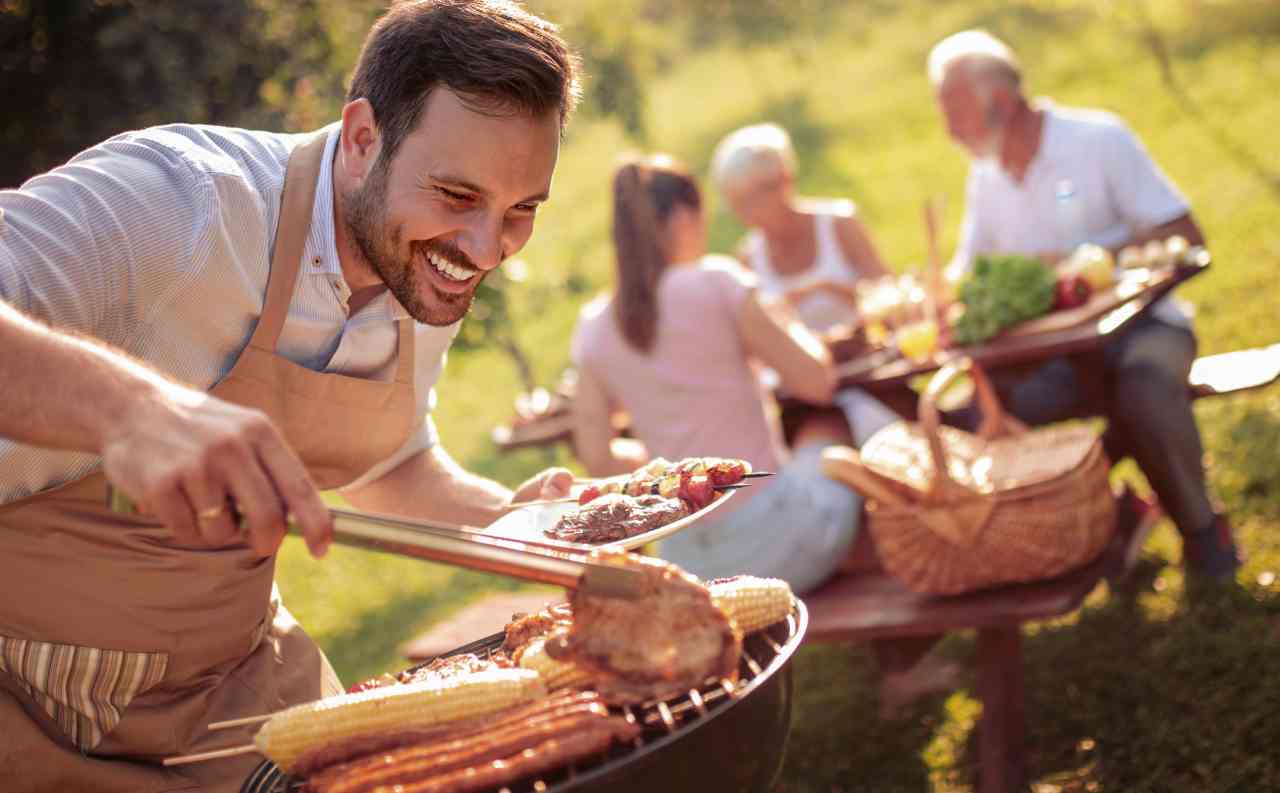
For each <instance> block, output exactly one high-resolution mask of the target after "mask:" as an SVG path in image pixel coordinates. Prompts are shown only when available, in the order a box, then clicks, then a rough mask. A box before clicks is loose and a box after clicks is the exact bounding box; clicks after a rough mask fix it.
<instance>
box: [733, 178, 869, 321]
mask: <svg viewBox="0 0 1280 793" xmlns="http://www.w3.org/2000/svg"><path fill="white" fill-rule="evenodd" d="M807 208H808V209H809V210H810V211H812V212H814V223H813V227H814V233H815V234H816V236H817V245H816V250H815V252H814V257H813V264H812V265H810V267H809V268H808V269H806V270H805V271H804V272H800V273H795V274H793V275H783V274H781V273H779V272H778V271H777V270H775V269H774V267H773V263H772V262H770V261H769V246H768V245H767V244H766V242H765V238H764V234H762V233H761V232H760V231H759V230H758V229H757V230H754V231H752V232H751V233H750V234H749V235H748V237H747V244H746V254H747V262H748V263H749V264H750V265H751V269H752V270H753V271H754V272H755V274H756V277H757V278H758V279H759V284H760V290H761V291H762V292H763V293H764V294H766V295H777V296H781V295H782V294H784V293H786V292H790V291H791V290H793V289H802V288H805V287H807V286H810V285H811V284H815V283H818V282H821V281H844V282H846V283H849V284H852V283H854V282H855V281H857V280H858V276H857V274H856V273H855V272H854V271H853V269H852V268H851V267H850V266H849V262H848V260H847V259H846V258H845V255H844V252H843V251H842V250H841V249H840V240H839V239H837V238H836V218H837V217H848V216H850V215H852V214H853V205H852V204H851V203H850V202H848V201H824V202H822V203H820V204H818V205H816V206H812V205H811V206H810V207H807ZM796 313H797V314H798V315H799V317H800V321H801V322H803V323H804V324H805V325H807V326H809V328H811V329H812V330H815V331H818V332H823V331H826V330H829V329H831V328H832V327H834V326H836V325H839V324H840V323H843V322H850V321H852V320H853V319H854V316H855V310H854V308H853V307H852V306H851V305H850V304H849V303H848V302H847V301H845V300H843V299H841V298H840V297H837V296H836V295H833V294H830V293H829V292H815V293H813V294H811V295H809V296H808V297H806V298H805V299H804V300H802V301H800V303H799V304H798V305H797V306H796Z"/></svg>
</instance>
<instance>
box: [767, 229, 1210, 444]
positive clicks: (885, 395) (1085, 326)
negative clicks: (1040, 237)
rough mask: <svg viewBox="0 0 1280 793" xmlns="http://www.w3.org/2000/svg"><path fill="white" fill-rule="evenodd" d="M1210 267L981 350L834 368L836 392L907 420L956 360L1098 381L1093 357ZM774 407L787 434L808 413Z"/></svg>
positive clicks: (793, 405) (1185, 270) (1141, 287)
mask: <svg viewBox="0 0 1280 793" xmlns="http://www.w3.org/2000/svg"><path fill="white" fill-rule="evenodd" d="M1210 261H1211V260H1210V256H1209V252H1208V251H1206V250H1204V249H1203V248H1199V249H1196V250H1195V251H1194V252H1193V253H1192V254H1191V255H1189V256H1188V257H1187V258H1186V259H1185V260H1184V261H1183V262H1181V263H1180V264H1178V265H1176V266H1174V267H1171V268H1167V269H1163V270H1154V271H1149V272H1148V273H1147V277H1146V278H1145V279H1137V278H1134V279H1130V280H1128V281H1126V280H1124V279H1123V278H1122V280H1121V281H1119V282H1118V283H1117V285H1116V286H1115V287H1114V288H1113V289H1111V290H1109V291H1107V292H1103V293H1100V294H1098V295H1095V296H1094V298H1093V299H1092V300H1090V301H1089V302H1088V303H1086V304H1084V305H1082V306H1078V307H1076V308H1074V309H1067V310H1063V311H1056V312H1053V313H1050V314H1047V315H1045V316H1044V317H1039V318H1037V319H1034V320H1031V321H1029V322H1026V323H1023V324H1022V325H1019V326H1016V327H1014V328H1010V329H1009V330H1007V331H1005V332H1004V333H1001V334H999V335H997V336H996V337H994V338H992V339H990V340H988V341H986V342H984V343H982V344H975V345H970V346H965V347H953V348H948V349H944V350H940V351H938V352H937V353H935V354H934V355H932V356H930V357H929V358H927V359H923V360H911V359H909V358H907V357H905V356H903V355H902V354H901V353H899V352H898V351H897V350H896V349H895V348H893V347H891V346H890V347H882V348H879V349H876V350H872V351H869V352H864V353H862V354H859V355H856V356H854V357H851V358H846V359H844V360H838V361H837V365H836V370H837V372H838V374H839V377H840V386H841V387H842V388H843V387H858V388H863V389H865V390H867V391H869V392H871V393H873V394H875V395H876V396H877V397H878V398H879V399H881V400H882V401H883V402H885V404H887V405H889V406H890V407H892V408H893V409H894V410H896V411H898V412H899V413H901V414H902V415H904V416H907V417H909V418H910V417H913V416H914V413H915V404H916V395H915V393H914V392H913V391H912V390H911V384H912V382H913V381H914V380H916V379H917V378H919V377H921V376H922V375H927V374H930V373H932V372H934V371H936V370H938V369H940V368H942V367H943V366H945V365H946V364H948V363H951V362H953V361H955V360H958V359H960V358H965V357H967V358H969V359H970V360H972V361H973V362H974V363H975V364H977V365H978V366H979V367H981V368H983V369H984V370H986V371H988V372H991V371H994V370H998V369H1008V368H1012V367H1020V366H1032V365H1035V364H1038V363H1040V362H1043V361H1046V360H1049V359H1053V358H1060V357H1064V356H1066V357H1069V358H1070V359H1072V360H1073V362H1075V363H1077V364H1078V368H1080V369H1082V370H1083V371H1084V372H1085V373H1086V374H1092V375H1096V373H1097V372H1100V369H1101V368H1100V367H1099V366H1096V365H1095V364H1096V360H1095V359H1094V357H1093V356H1095V355H1097V354H1100V353H1101V351H1102V348H1103V347H1104V346H1105V345H1106V344H1107V342H1109V341H1111V340H1112V339H1114V338H1116V337H1117V336H1118V334H1120V333H1121V332H1122V331H1124V330H1125V329H1126V328H1128V327H1129V326H1130V325H1131V324H1132V323H1133V322H1134V320H1136V319H1138V318H1139V317H1140V316H1142V315H1143V314H1145V313H1146V312H1147V311H1148V310H1149V309H1150V308H1151V307H1152V306H1154V305H1155V304H1156V303H1157V302H1158V301H1159V300H1160V299H1162V298H1164V297H1166V296H1167V295H1168V294H1169V293H1170V292H1171V291H1172V290H1173V289H1175V288H1176V287H1178V286H1179V285H1181V284H1182V283H1185V282H1186V281H1187V280H1189V279H1191V278H1194V277H1196V276H1198V275H1200V274H1201V273H1203V272H1205V271H1206V270H1208V269H1209V265H1210ZM834 349H835V350H836V351H839V350H840V346H839V345H836V346H835V347H834ZM1082 381H1084V382H1085V383H1086V387H1087V388H1089V387H1090V386H1092V387H1091V388H1090V391H1091V392H1093V391H1099V392H1100V390H1101V385H1100V378H1098V377H1096V376H1086V377H1083V378H1082ZM778 399H779V403H780V404H781V406H782V409H783V414H784V422H785V423H786V424H787V425H788V429H790V427H791V426H793V425H794V424H795V423H796V422H797V421H798V419H799V418H801V417H803V415H805V414H807V413H808V412H809V411H811V410H812V409H813V408H812V407H811V406H806V405H805V404H804V403H803V402H801V401H800V400H797V399H795V398H794V397H791V396H789V395H787V394H786V393H785V392H783V391H780V392H779V393H778ZM1093 401H1095V402H1096V400H1093ZM788 434H789V433H788Z"/></svg>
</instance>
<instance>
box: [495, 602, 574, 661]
mask: <svg viewBox="0 0 1280 793" xmlns="http://www.w3.org/2000/svg"><path fill="white" fill-rule="evenodd" d="M572 617H573V614H572V612H571V611H569V604H568V603H557V604H555V605H554V606H547V607H546V608H544V609H543V610H542V611H536V612H534V613H533V614H512V615H511V622H508V623H507V627H506V633H507V637H506V638H505V639H503V641H502V649H503V650H505V651H506V652H507V653H509V654H510V656H511V658H512V660H513V661H515V662H517V663H519V661H520V651H521V650H523V649H524V648H525V646H526V645H528V644H529V642H531V641H533V640H534V639H537V638H539V637H541V636H546V635H547V634H549V633H551V632H552V631H554V630H555V629H556V628H559V627H562V626H568V624H569V621H570V620H571V619H572Z"/></svg>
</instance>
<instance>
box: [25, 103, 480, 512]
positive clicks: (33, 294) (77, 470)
mask: <svg viewBox="0 0 1280 793" xmlns="http://www.w3.org/2000/svg"><path fill="white" fill-rule="evenodd" d="M328 134H329V142H328V146H327V147H326V153H325V158H324V165H323V167H322V170H321V172H320V176H319V181H318V183H317V186H316V200H315V209H314V210H313V213H312V218H311V228H310V231H309V232H308V234H307V239H306V244H305V247H304V252H303V263H302V271H301V273H300V275H299V277H298V284H297V287H296V290H295V292H294V294H293V298H292V301H291V302H290V304H289V313H288V316H287V318H286V320H285V324H284V329H283V331H282V332H281V334H280V341H279V347H278V352H279V353H280V354H281V355H283V356H284V357H286V358H288V359H289V360H291V361H293V362H294V363H297V364H299V365H301V366H305V367H307V368H308V369H312V370H314V371H322V372H335V373H341V374H345V375H350V376H353V377H361V378H367V379H374V380H382V381H389V380H391V379H392V378H393V377H394V373H395V361H396V347H397V338H398V337H397V330H396V322H397V321H398V320H399V319H400V318H402V317H405V316H407V314H406V313H405V311H404V308H403V307H401V306H400V304H399V303H398V302H397V301H396V300H395V298H394V297H393V296H392V295H391V294H390V292H383V293H382V294H380V295H379V296H378V297H377V298H375V299H374V300H373V301H372V302H371V303H370V304H369V305H367V306H365V307H364V308H362V309H361V310H360V312H359V313H357V314H356V315H355V316H354V317H351V316H348V305H347V299H348V298H349V297H350V295H351V290H350V289H349V287H348V286H347V283H346V281H345V280H344V279H343V276H342V268H341V265H340V264H339V262H338V251H337V246H336V237H335V234H334V224H333V178H332V173H333V170H332V163H333V154H334V150H335V147H336V145H337V139H338V127H337V125H334V126H332V127H330V128H329V129H328ZM306 137H307V136H305V135H285V134H279V133H271V132H254V131H248V130H242V129H231V128H225V127H211V126H192V125H172V126H165V127H155V128H151V129H145V130H140V131H137V132H127V133H124V134H122V135H118V136H116V137H114V138H112V139H110V140H108V141H106V142H104V143H102V144H99V145H97V146H94V147H93V148H91V149H89V150H87V151H85V152H83V153H81V154H79V155H77V156H76V157H75V158H74V159H72V160H71V161H70V162H68V163H67V164H66V165H63V166H61V167H59V168H56V169H54V170H52V171H50V172H49V173H46V174H42V175H40V176H37V177H35V178H33V179H31V180H29V181H28V182H27V183H26V184H24V185H23V186H22V187H21V188H19V189H17V190H4V191H0V210H2V211H3V214H2V215H0V299H3V300H5V301H6V302H8V303H9V304H10V305H12V306H14V307H16V308H18V309H20V310H22V311H24V312H26V313H28V314H30V315H32V316H35V317H38V318H40V319H42V320H44V321H46V322H48V323H50V324H51V325H53V326H55V327H58V328H63V329H68V330H72V331H75V332H78V333H82V334H85V335H89V336H93V337H96V338H98V339H101V340H103V341H105V342H107V343H109V344H111V345H113V346H115V347H117V348H119V349H122V350H124V351H126V352H128V353H129V354H131V355H133V356H134V357H136V358H139V359H141V360H143V361H146V362H147V363H148V364H150V365H151V366H152V367H153V368H155V369H157V370H158V371H161V372H164V373H166V374H168V375H170V376H172V377H173V378H175V379H177V380H179V381H181V382H184V383H187V384H188V385H191V386H193V387H195V388H201V389H206V390H207V389H209V388H211V387H212V386H213V385H214V384H215V383H217V382H218V381H219V380H220V379H221V378H222V377H223V376H225V375H226V374H227V372H229V371H230V370H231V367H232V365H233V364H234V363H235V361H236V359H237V358H238V357H239V355H240V352H241V351H242V350H243V349H244V348H245V347H246V346H247V345H248V343H249V338H250V336H252V334H253V329H254V325H255V323H256V322H257V319H258V316H259V314H260V313H261V311H262V305H263V301H264V299H265V296H266V290H267V276H268V273H269V271H270V256H271V245H272V242H273V240H274V238H275V229H276V223H277V220H278V214H279V209H280V194H281V191H282V190H283V185H284V172H285V165H286V164H287V162H288V156H289V152H290V151H291V150H292V149H293V148H294V147H295V146H297V145H299V144H301V143H302V142H304V141H305V139H306ZM457 331H458V323H454V324H453V325H450V326H447V327H439V328H437V327H432V326H430V325H424V324H422V323H416V324H415V332H416V334H417V336H416V339H415V353H416V361H415V366H414V386H415V391H416V397H417V411H418V417H419V425H418V429H417V431H416V432H415V433H413V434H412V435H411V437H410V438H409V440H408V441H407V442H406V444H405V445H404V446H403V447H402V448H401V449H400V450H399V451H398V452H397V453H396V454H395V455H393V456H392V457H391V458H389V459H387V460H385V461H383V462H382V463H380V464H378V465H376V466H374V468H373V469H371V470H370V471H368V472H366V473H365V474H364V475H363V476H361V477H360V479H358V480H357V481H356V482H354V483H352V486H355V485H359V484H364V483H367V482H370V481H373V480H374V479H376V478H378V477H379V476H381V475H382V474H384V473H386V472H388V471H390V470H391V469H392V468H394V467H395V466H396V465H398V464H399V463H401V462H403V461H404V460H405V459H406V458H407V457H409V456H410V455H412V454H414V453H415V452H417V451H420V450H422V449H426V448H429V447H430V446H432V445H433V444H435V443H436V442H437V436H436V432H435V426H434V424H433V423H432V421H431V419H430V412H431V409H432V407H433V406H434V402H435V394H434V390H433V389H434V386H435V384H436V381H437V380H439V378H440V374H441V372H442V371H443V369H444V364H445V353H446V351H447V350H448V348H449V344H450V343H451V342H452V340H453V337H454V335H455V334H456V333H457ZM100 463H101V460H100V458H99V457H97V456H96V455H92V454H82V453H77V452H63V451H52V450H48V449H40V448H36V447H32V446H26V445H23V444H20V443H16V442H14V441H11V440H8V439H5V438H0V503H6V502H9V501H13V500H16V499H18V498H21V497H23V496H27V495H30V494H32V493H37V492H39V491H41V490H45V489H47V488H50V487H53V486H55V485H58V484H61V483H63V482H67V481H70V480H73V479H77V478H80V477H81V476H84V475H85V474H88V473H90V472H91V471H93V470H94V469H96V468H97V467H98V466H99V465H100Z"/></svg>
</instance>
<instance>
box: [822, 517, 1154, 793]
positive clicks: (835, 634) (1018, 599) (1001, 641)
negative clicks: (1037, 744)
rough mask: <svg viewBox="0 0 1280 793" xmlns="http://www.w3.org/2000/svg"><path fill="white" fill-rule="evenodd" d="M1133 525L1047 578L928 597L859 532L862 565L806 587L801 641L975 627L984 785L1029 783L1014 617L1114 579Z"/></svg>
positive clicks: (1057, 610) (1121, 570)
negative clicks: (1087, 558)
mask: <svg viewBox="0 0 1280 793" xmlns="http://www.w3.org/2000/svg"><path fill="white" fill-rule="evenodd" d="M1137 534H1138V532H1135V533H1133V534H1129V535H1127V536H1122V535H1121V534H1119V533H1117V535H1116V536H1115V537H1114V538H1113V539H1112V542H1111V544H1110V545H1109V546H1108V547H1107V549H1106V550H1105V551H1104V552H1103V553H1102V555H1101V556H1099V558H1098V559H1096V560H1095V561H1094V562H1092V563H1090V564H1089V565H1088V566H1086V567H1083V568H1080V569H1078V570H1075V571H1074V572H1071V573H1068V574H1066V575H1063V576H1060V577H1058V578H1054V579H1050V580H1047V581H1038V582H1035V583H1030V584H1020V585H1014V586H1005V587H1000V588H997V589H990V590H986V591H982V592H975V593H972V594H967V595H956V596H950V597H931V596H927V595H920V594H917V593H915V592H912V591H911V590H909V589H907V588H906V587H905V586H904V585H903V584H902V583H900V582H899V581H898V580H897V579H895V578H893V577H892V576H890V575H888V574H887V573H885V572H884V571H883V570H881V569H879V567H878V565H877V562H876V560H875V558H874V549H873V548H872V547H871V543H870V539H869V537H870V534H869V533H868V532H862V533H861V534H860V535H859V540H858V547H857V548H855V550H854V554H853V556H854V557H855V558H858V557H860V558H861V560H862V562H861V564H860V565H859V566H860V568H861V569H857V570H854V571H851V572H847V573H843V574H841V575H838V576H837V577H836V578H834V579H832V580H831V581H829V582H827V583H826V584H824V585H823V586H822V587H820V588H819V589H818V590H817V591H815V592H812V593H810V594H808V595H806V596H805V597H804V602H805V605H806V606H807V607H808V609H809V630H808V633H806V634H805V641H806V642H810V643H817V642H834V641H848V640H857V641H867V640H874V639H903V638H912V637H925V636H931V635H937V634H940V633H947V632H950V631H957V630H970V629H972V630H976V631H977V656H976V658H975V666H976V669H975V672H976V676H977V694H978V697H979V698H980V699H981V700H982V704H983V710H982V720H981V722H980V725H979V735H978V761H979V785H978V790H979V791H981V793H1008V792H1009V791H1014V790H1021V789H1023V788H1024V787H1025V783H1026V781H1027V780H1026V747H1025V734H1026V706H1025V698H1024V691H1023V675H1022V633H1021V626H1022V624H1023V623H1025V622H1030V621H1032V620H1043V619H1050V618H1053V617H1058V616H1062V615H1064V614H1069V613H1071V612H1073V611H1075V610H1076V609H1078V608H1080V605H1081V603H1083V602H1084V599H1085V597H1087V596H1088V595H1089V593H1090V592H1092V591H1093V589H1094V587H1095V586H1097V584H1098V582H1100V581H1101V580H1103V579H1104V578H1110V579H1112V580H1118V579H1120V578H1122V577H1123V575H1124V574H1125V573H1126V572H1127V567H1128V564H1129V560H1130V559H1133V558H1136V556H1137V555H1136V554H1134V553H1132V552H1131V551H1130V546H1131V545H1133V544H1134V543H1139V542H1141V538H1140V537H1139V536H1136V535H1137Z"/></svg>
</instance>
